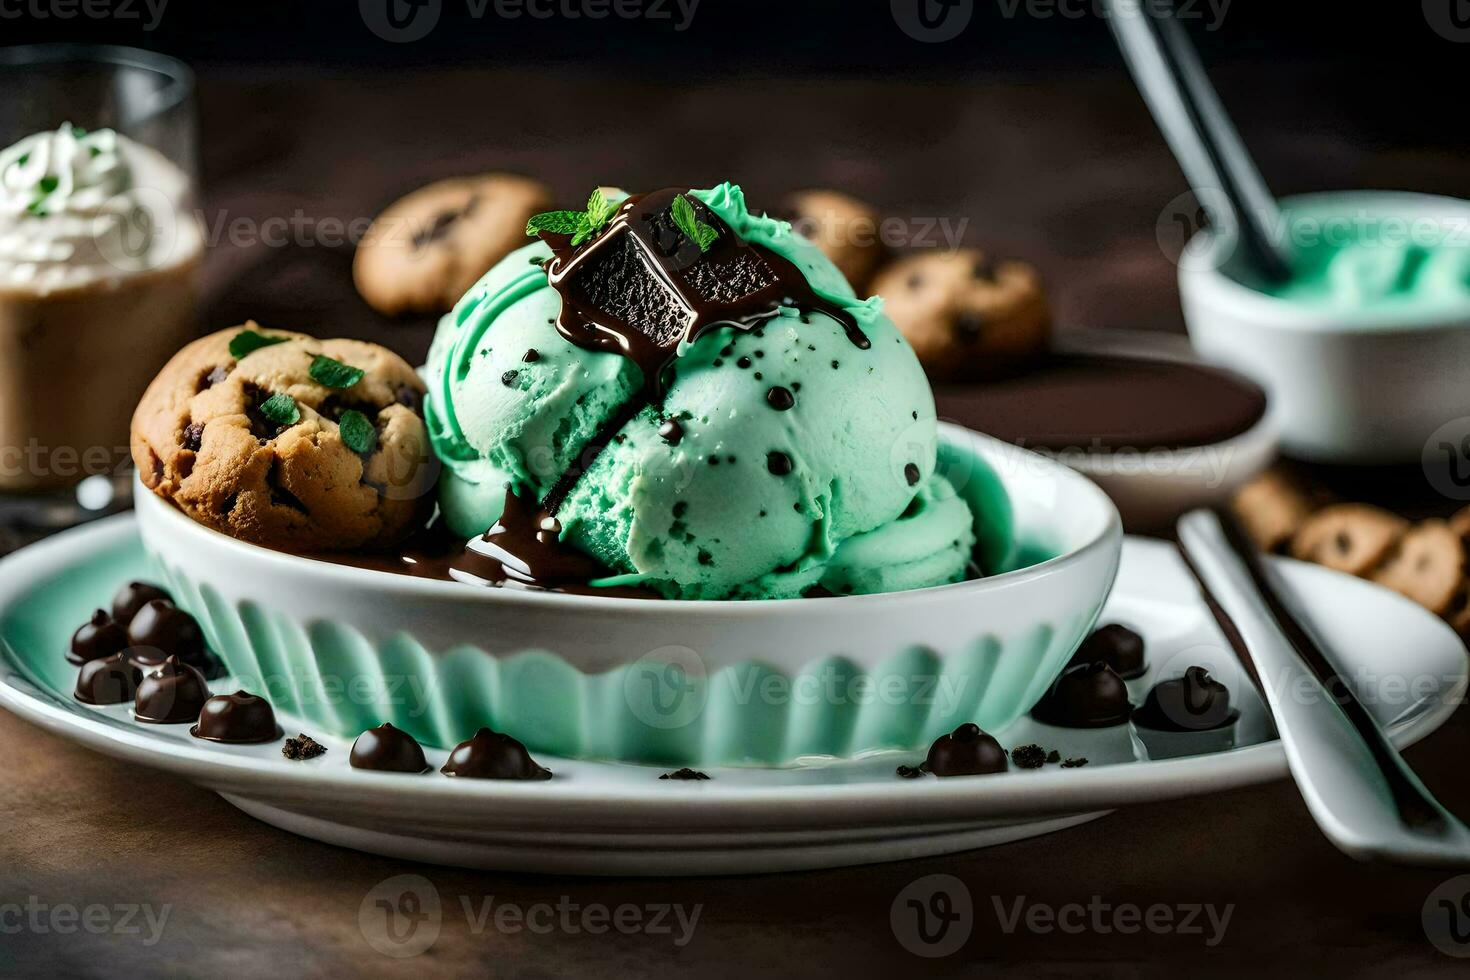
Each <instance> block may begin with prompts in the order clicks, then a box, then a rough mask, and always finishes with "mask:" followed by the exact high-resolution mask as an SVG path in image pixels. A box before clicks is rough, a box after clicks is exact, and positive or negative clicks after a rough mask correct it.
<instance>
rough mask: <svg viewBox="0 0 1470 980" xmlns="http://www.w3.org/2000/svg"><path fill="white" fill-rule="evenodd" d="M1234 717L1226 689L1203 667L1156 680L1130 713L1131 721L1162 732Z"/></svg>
mask: <svg viewBox="0 0 1470 980" xmlns="http://www.w3.org/2000/svg"><path fill="white" fill-rule="evenodd" d="M1234 720H1235V712H1234V711H1232V710H1231V708H1230V691H1229V690H1228V689H1227V688H1226V687H1225V685H1224V684H1221V683H1220V682H1219V681H1217V680H1215V679H1214V678H1213V677H1211V676H1210V672H1209V671H1207V670H1205V668H1203V667H1190V668H1189V669H1188V670H1186V671H1185V672H1184V676H1183V677H1176V678H1173V679H1172V680H1167V681H1160V682H1159V683H1157V684H1155V685H1154V686H1153V689H1152V690H1150V691H1149V692H1148V696H1147V697H1145V698H1144V700H1143V705H1142V706H1141V707H1140V708H1139V709H1138V710H1137V711H1135V712H1134V713H1133V723H1134V724H1135V725H1144V726H1146V727H1148V728H1155V729H1158V730H1159V731H1165V732H1202V731H1209V730H1210V729H1214V728H1222V727H1224V726H1225V725H1228V724H1230V723H1231V722H1232V721H1234Z"/></svg>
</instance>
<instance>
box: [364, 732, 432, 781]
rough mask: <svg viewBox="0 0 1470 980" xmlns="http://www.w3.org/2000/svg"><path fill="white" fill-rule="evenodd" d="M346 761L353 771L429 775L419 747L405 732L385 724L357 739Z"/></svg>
mask: <svg viewBox="0 0 1470 980" xmlns="http://www.w3.org/2000/svg"><path fill="white" fill-rule="evenodd" d="M347 761H348V763H349V764H351V766H352V768H354V769H375V770H377V771H378V772H428V771H429V760H427V759H425V758H424V750H423V747H422V746H420V745H419V743H418V742H417V741H416V740H415V739H414V737H413V736H412V735H410V734H408V732H405V731H402V730H400V729H397V728H394V727H393V726H392V725H390V724H388V723H387V722H384V723H383V724H381V725H379V726H378V727H377V728H369V729H368V730H367V731H365V732H363V733H362V734H361V735H359V736H357V741H355V742H353V743H352V755H351V757H350V758H349V759H348V760H347Z"/></svg>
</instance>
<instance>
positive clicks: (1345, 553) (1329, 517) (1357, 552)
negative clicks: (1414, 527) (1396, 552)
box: [1291, 504, 1409, 577]
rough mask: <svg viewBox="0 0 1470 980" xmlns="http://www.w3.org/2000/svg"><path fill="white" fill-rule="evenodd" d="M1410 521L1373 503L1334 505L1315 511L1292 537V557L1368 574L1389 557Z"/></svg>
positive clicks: (1363, 575) (1361, 575)
mask: <svg viewBox="0 0 1470 980" xmlns="http://www.w3.org/2000/svg"><path fill="white" fill-rule="evenodd" d="M1408 529H1409V522H1408V521H1406V520H1404V519H1403V518H1402V517H1399V516H1398V515H1397V514H1391V513H1389V512H1388V511H1386V510H1383V509H1382V508H1379V507H1374V506H1372V505H1370V504H1333V505H1332V506H1330V507H1324V508H1322V509H1321V510H1319V511H1318V512H1317V513H1316V514H1313V515H1312V517H1311V518H1309V519H1308V520H1307V521H1306V522H1305V523H1303V524H1302V526H1301V527H1300V528H1299V529H1298V530H1297V532H1296V534H1295V536H1293V538H1292V540H1291V556H1292V557H1293V558H1300V559H1302V560H1303V561H1311V562H1316V563H1317V564H1319V565H1325V566H1327V567H1328V568H1332V569H1336V570H1337V571H1339V572H1347V573H1348V574H1349V575H1357V576H1359V577H1366V576H1367V575H1368V573H1369V572H1371V571H1373V570H1374V569H1376V568H1378V567H1379V565H1381V564H1382V563H1383V561H1384V559H1386V558H1387V557H1388V556H1389V553H1390V552H1391V551H1392V550H1393V548H1394V546H1395V545H1397V544H1398V542H1399V539H1400V538H1402V537H1403V536H1404V532H1405V531H1407V530H1408Z"/></svg>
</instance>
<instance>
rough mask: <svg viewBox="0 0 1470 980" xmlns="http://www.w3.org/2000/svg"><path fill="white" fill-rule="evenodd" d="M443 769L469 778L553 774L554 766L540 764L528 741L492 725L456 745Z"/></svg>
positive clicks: (504, 777)
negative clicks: (521, 740) (498, 729)
mask: <svg viewBox="0 0 1470 980" xmlns="http://www.w3.org/2000/svg"><path fill="white" fill-rule="evenodd" d="M439 771H440V772H442V773H443V774H444V775H446V776H459V777H461V778H465V779H550V778H551V770H550V769H546V768H544V767H542V766H540V765H537V763H536V760H534V759H532V758H531V754H530V753H529V752H527V751H526V747H525V746H524V745H522V744H521V743H520V742H518V741H516V740H515V739H513V738H511V737H510V736H509V735H502V734H501V733H500V732H492V731H491V730H490V729H488V728H482V729H480V730H479V731H478V732H476V733H475V736H474V737H473V738H471V739H468V740H466V741H463V742H460V743H459V744H458V745H456V746H455V747H454V751H453V752H451V753H449V761H448V762H446V763H444V766H443V768H442V769H440V770H439Z"/></svg>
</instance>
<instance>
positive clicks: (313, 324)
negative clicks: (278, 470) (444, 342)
mask: <svg viewBox="0 0 1470 980" xmlns="http://www.w3.org/2000/svg"><path fill="white" fill-rule="evenodd" d="M952 2H953V6H952V7H944V6H941V5H940V0H892V2H890V0H862V2H858V0H846V2H844V0H694V2H692V3H691V0H683V2H682V4H681V2H680V0H499V2H496V0H360V2H359V0H336V2H325V0H313V2H289V3H288V2H281V0H256V2H251V3H225V2H212V3H205V2H197V0H195V2H188V0H163V3H162V6H160V5H159V3H160V0H86V6H83V2H82V0H0V38H3V39H4V40H5V41H6V42H7V43H23V42H28V41H46V40H69V41H92V42H113V43H120V44H129V45H136V46H139V47H145V48H151V49H154V50H159V51H163V52H167V53H170V54H174V55H177V56H179V57H181V58H184V59H186V60H187V61H189V62H191V63H192V64H193V65H194V66H195V67H196V68H197V69H198V71H199V75H200V80H201V85H200V108H201V120H202V132H203V141H202V145H203V154H202V156H203V179H204V183H203V186H204V189H205V206H206V212H207V214H206V217H207V219H210V218H212V219H213V220H216V221H217V222H218V223H219V224H218V227H217V230H216V233H215V234H214V235H213V236H212V241H214V242H215V244H216V245H217V246H221V245H232V247H216V249H215V250H214V252H213V254H212V257H211V262H210V267H209V278H210V283H211V293H212V297H213V299H212V305H211V307H210V309H209V311H208V317H209V319H210V323H209V325H210V326H218V325H220V324H221V323H222V322H225V321H231V322H233V321H237V320H238V319H242V318H244V317H245V316H255V317H257V318H260V319H262V320H264V321H267V322H274V323H276V325H279V326H296V327H301V328H304V329H308V330H312V331H314V332H329V331H336V332H340V333H344V334H359V335H365V336H370V337H374V338H375V339H382V338H384V337H390V336H391V337H392V338H393V342H394V343H395V345H396V346H398V347H400V348H401V349H404V351H405V353H408V354H411V355H412V354H416V353H418V352H419V351H418V348H420V347H422V346H424V345H425V344H426V343H427V336H428V324H427V323H419V324H416V325H415V324H410V326H409V329H402V328H401V326H397V325H394V326H390V325H389V324H388V323H387V322H386V321H382V320H381V319H380V318H377V317H376V315H375V314H373V313H372V312H371V311H370V310H368V309H367V307H366V306H365V305H364V304H361V303H360V302H359V301H357V299H356V296H355V293H354V292H353V290H352V289H351V284H350V281H349V280H348V277H347V271H348V267H349V266H350V252H351V249H350V247H331V246H330V244H329V243H327V242H326V241H325V238H324V237H320V236H319V237H317V238H312V239H310V240H309V241H308V242H307V243H306V244H307V245H309V246H313V247H311V248H305V249H303V248H288V249H280V248H276V249H262V248H259V247H255V245H254V244H253V243H251V242H249V241H243V242H241V241H235V242H233V243H232V242H231V240H230V236H229V235H228V234H227V233H226V232H225V231H224V229H226V228H227V227H228V226H227V225H226V224H224V223H223V222H225V221H226V220H234V219H243V220H245V221H247V222H249V221H255V222H258V221H261V220H264V219H265V218H267V217H270V216H277V215H292V214H295V213H297V212H300V213H301V214H303V215H304V217H305V218H306V219H307V221H308V223H310V222H319V221H321V220H323V219H340V220H341V221H343V222H347V221H351V220H354V219H358V218H362V217H364V216H371V215H373V214H375V213H377V211H378V210H380V209H381V208H382V207H383V206H385V205H386V204H387V203H389V202H390V201H391V200H393V199H394V198H395V197H397V196H398V195H400V194H402V193H405V192H407V191H409V190H411V189H413V188H414V187H416V186H418V185H420V184H422V183H425V182H427V181H429V180H432V179H436V178H439V177H444V176H450V175H456V174H462V173H467V172H473V171H475V170H481V169H511V170H519V171H524V172H528V173H532V174H534V175H536V176H539V177H542V178H544V179H546V180H548V181H549V182H550V183H551V184H552V185H553V186H554V187H555V189H556V190H557V192H558V194H559V195H564V196H565V198H566V199H567V200H578V201H580V200H582V199H584V198H585V195H586V192H587V188H589V187H590V186H593V185H595V184H600V183H616V184H622V185H624V186H627V187H634V188H639V187H650V186H663V185H668V184H675V183H685V184H702V183H710V182H714V181H718V180H721V179H726V178H729V179H732V180H736V181H738V182H741V183H742V184H744V185H745V186H746V188H747V191H748V192H749V194H750V196H751V199H752V201H753V202H754V203H755V204H756V205H758V206H761V205H764V206H768V207H770V206H773V205H774V202H775V201H776V200H777V199H778V198H779V196H780V195H781V194H783V193H785V192H787V191H790V190H793V189H796V188H799V187H804V186H813V185H816V186H823V185H825V186H833V187H837V188H839V189H842V190H846V191H848V192H851V193H854V194H857V195H859V196H862V197H865V198H867V199H869V200H871V201H873V202H874V203H875V204H877V205H878V206H879V207H880V208H881V209H882V210H884V211H885V212H886V213H888V214H890V215H896V216H901V217H905V218H915V219H919V218H924V217H940V218H949V219H951V220H953V221H956V222H959V221H963V222H964V224H963V236H962V237H963V240H964V242H965V243H967V244H976V245H982V246H985V247H988V248H990V249H991V250H993V251H996V252H1002V253H1010V254H1014V255H1018V256H1021V257H1024V258H1028V259H1030V260H1032V261H1034V262H1036V263H1037V264H1038V265H1039V266H1040V267H1041V269H1042V271H1043V273H1044V274H1045V276H1046V278H1047V280H1048V283H1049V284H1050V288H1051V291H1052V295H1053V300H1054V306H1055V309H1056V313H1057V320H1058V324H1059V327H1060V328H1061V329H1063V330H1066V329H1070V328H1074V327H1083V326H1086V327H1091V326H1113V327H1118V326H1122V327H1131V328H1141V329H1147V330H1156V331H1157V330H1164V331H1177V330H1179V329H1180V319H1179V314H1178V303H1177V297H1176V295H1175V291H1174V265H1173V261H1172V259H1173V255H1177V248H1178V245H1179V244H1180V243H1179V242H1168V241H1164V240H1162V239H1163V238H1166V237H1167V229H1168V226H1169V225H1170V222H1169V221H1168V220H1167V218H1168V216H1169V215H1170V214H1171V213H1175V212H1177V211H1178V210H1179V206H1178V204H1177V203H1176V202H1177V199H1178V197H1179V195H1180V194H1181V193H1183V192H1184V191H1185V184H1184V181H1183V178H1182V176H1181V175H1180V173H1179V171H1178V168H1177V167H1176V165H1175V164H1174V162H1173V160H1172V158H1171V157H1170V155H1169V153H1168V151H1167V149H1166V148H1165V146H1164V144H1163V141H1162V140H1161V139H1160V137H1159V136H1158V133H1157V131H1156V130H1155V128H1154V127H1153V124H1152V122H1151V120H1150V119H1149V117H1148V114H1147V112H1146V111H1145V110H1144V107H1143V104H1142V102H1141V100H1140V99H1139V97H1138V95H1137V93H1136V92H1135V91H1134V89H1133V87H1132V84H1131V83H1130V81H1129V79H1128V77H1127V74H1126V72H1125V71H1124V68H1123V65H1122V60H1121V58H1120V56H1119V55H1118V53H1117V51H1116V49H1115V47H1114V45H1113V41H1112V37H1111V34H1110V32H1109V30H1108V27H1107V25H1106V23H1105V21H1104V19H1103V18H1102V17H1101V16H1099V12H1100V11H1101V10H1102V9H1103V4H1102V3H1101V0H952ZM150 3H151V4H152V5H151V6H150ZM1178 7H1179V9H1180V12H1181V15H1182V16H1183V18H1184V19H1185V21H1186V24H1187V26H1188V29H1189V31H1190V33H1191V35H1192V36H1193V38H1194V39H1195V40H1196V42H1197V43H1198V45H1199V46H1200V48H1201V50H1202V53H1203V56H1204V58H1205V60H1206V62H1207V63H1208V64H1209V65H1210V67H1211V70H1212V73H1213V75H1214V77H1215V80H1216V82H1217V84H1218V86H1219V88H1220V90H1221V94H1222V96H1223V98H1224V100H1225V102H1226V104H1227V106H1228V107H1229V109H1230V110H1231V111H1232V113H1233V114H1234V116H1235V118H1236V120H1237V122H1238V125H1239V127H1240V129H1241V130H1242V133H1243V134H1244V136H1245V138H1246V139H1247V141H1248V143H1249V144H1250V146H1251V147H1252V149H1253V151H1254V152H1255V154H1256V156H1257V158H1258V160H1259V163H1260V165H1261V168H1262V170H1263V172H1264V173H1265V175H1266V177H1267V179H1268V181H1269V182H1270V183H1271V185H1272V187H1273V189H1275V190H1276V191H1277V192H1278V193H1281V194H1288V193H1292V192H1298V191H1304V190H1315V189H1329V188H1346V187H1401V188H1412V189H1418V190H1425V191H1434V192H1440V193H1447V194H1455V195H1459V196H1470V168H1467V167H1466V166H1465V165H1464V162H1463V161H1464V156H1465V150H1466V148H1467V143H1470V130H1467V127H1466V126H1465V125H1464V123H1463V112H1462V108H1461V107H1462V105H1463V96H1462V93H1463V91H1464V83H1463V79H1464V68H1465V66H1466V64H1467V57H1466V56H1467V54H1470V3H1467V2H1466V0H1424V2H1423V3H1420V2H1415V0H1397V2H1388V0H1380V2H1372V3H1358V4H1351V5H1349V4H1335V5H1331V4H1307V3H1284V2H1279V0H1278V2H1267V0H1233V2H1230V0H1213V2H1207V0H1182V2H1180V3H1179V4H1178ZM87 9H94V10H97V11H100V12H102V13H103V14H106V16H86V15H85V13H83V12H75V13H74V15H73V16H69V17H65V18H63V17H62V16H60V14H61V13H62V12H63V11H85V10H87ZM26 11H29V13H26ZM599 11H600V12H604V13H605V14H606V15H605V16H603V17H601V18H593V17H590V16H588V15H589V14H591V13H596V12H599ZM618 11H623V12H624V13H626V12H628V11H632V12H634V13H636V14H637V15H638V16H632V17H630V16H623V15H620V14H619V13H618ZM920 13H927V14H928V15H930V16H931V18H936V19H937V18H939V15H940V14H948V16H947V17H944V18H942V24H941V26H940V27H939V28H932V29H929V28H924V27H922V26H917V27H916V26H915V25H919V24H920V21H919V14H920ZM17 14H21V16H16V15H17ZM956 28H958V29H956ZM949 34H953V35H954V36H953V37H948V35H949ZM941 38H944V39H941ZM1171 250H1172V252H1173V254H1171Z"/></svg>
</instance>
